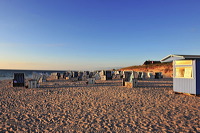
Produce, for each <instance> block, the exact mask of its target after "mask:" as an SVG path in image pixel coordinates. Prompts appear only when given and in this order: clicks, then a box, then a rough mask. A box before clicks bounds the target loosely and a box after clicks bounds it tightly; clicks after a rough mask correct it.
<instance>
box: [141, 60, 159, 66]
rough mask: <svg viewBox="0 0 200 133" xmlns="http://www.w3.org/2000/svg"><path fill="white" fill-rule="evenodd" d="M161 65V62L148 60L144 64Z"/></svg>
mask: <svg viewBox="0 0 200 133" xmlns="http://www.w3.org/2000/svg"><path fill="white" fill-rule="evenodd" d="M159 63H161V62H160V61H150V60H147V61H145V62H144V64H143V65H149V64H159Z"/></svg>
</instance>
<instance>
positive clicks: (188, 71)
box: [175, 67, 192, 78]
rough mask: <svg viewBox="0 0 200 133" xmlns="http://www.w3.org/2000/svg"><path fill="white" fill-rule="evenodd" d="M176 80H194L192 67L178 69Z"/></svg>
mask: <svg viewBox="0 0 200 133" xmlns="http://www.w3.org/2000/svg"><path fill="white" fill-rule="evenodd" d="M175 77H176V78H192V67H176V75H175Z"/></svg>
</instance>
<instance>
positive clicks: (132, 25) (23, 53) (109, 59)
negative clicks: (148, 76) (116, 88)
mask: <svg viewBox="0 0 200 133" xmlns="http://www.w3.org/2000/svg"><path fill="white" fill-rule="evenodd" d="M169 54H195V55H200V0H0V69H33V70H95V69H106V68H116V67H126V66H132V65H141V64H143V62H144V61H145V60H161V59H162V58H163V57H165V56H167V55H169Z"/></svg>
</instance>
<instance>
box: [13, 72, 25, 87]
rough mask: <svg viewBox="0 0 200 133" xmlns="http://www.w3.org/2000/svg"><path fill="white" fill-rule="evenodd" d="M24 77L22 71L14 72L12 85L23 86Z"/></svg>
mask: <svg viewBox="0 0 200 133" xmlns="http://www.w3.org/2000/svg"><path fill="white" fill-rule="evenodd" d="M24 86H25V77H24V73H14V78H13V87H24Z"/></svg>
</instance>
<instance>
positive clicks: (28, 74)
mask: <svg viewBox="0 0 200 133" xmlns="http://www.w3.org/2000/svg"><path fill="white" fill-rule="evenodd" d="M53 72H59V73H64V72H66V71H60V70H13V69H0V80H6V79H13V75H14V73H24V75H25V78H32V74H33V73H45V74H49V75H51V73H53Z"/></svg>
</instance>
